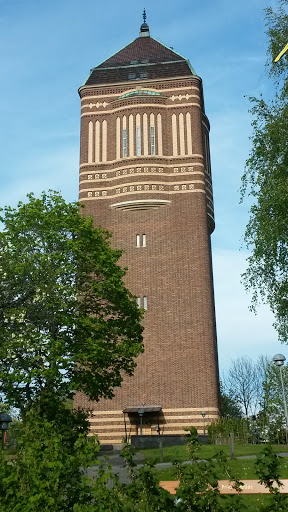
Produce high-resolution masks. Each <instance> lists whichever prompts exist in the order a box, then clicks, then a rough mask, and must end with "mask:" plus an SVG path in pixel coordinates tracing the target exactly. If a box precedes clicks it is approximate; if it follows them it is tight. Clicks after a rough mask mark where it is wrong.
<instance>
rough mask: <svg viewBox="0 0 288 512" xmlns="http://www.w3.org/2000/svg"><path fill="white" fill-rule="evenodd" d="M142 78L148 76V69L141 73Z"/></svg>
mask: <svg viewBox="0 0 288 512" xmlns="http://www.w3.org/2000/svg"><path fill="white" fill-rule="evenodd" d="M140 78H141V79H143V78H147V71H142V72H141V73H140Z"/></svg>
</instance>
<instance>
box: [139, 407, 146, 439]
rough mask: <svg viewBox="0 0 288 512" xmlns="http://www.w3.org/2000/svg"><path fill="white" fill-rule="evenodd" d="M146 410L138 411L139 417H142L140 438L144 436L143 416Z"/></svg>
mask: <svg viewBox="0 0 288 512" xmlns="http://www.w3.org/2000/svg"><path fill="white" fill-rule="evenodd" d="M144 412H145V411H144V409H138V414H139V417H140V436H142V435H143V414H144Z"/></svg>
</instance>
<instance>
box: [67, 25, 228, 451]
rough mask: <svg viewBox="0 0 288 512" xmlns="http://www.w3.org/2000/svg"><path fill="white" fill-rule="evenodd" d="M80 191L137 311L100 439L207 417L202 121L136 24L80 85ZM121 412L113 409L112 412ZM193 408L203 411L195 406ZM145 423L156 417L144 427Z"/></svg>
mask: <svg viewBox="0 0 288 512" xmlns="http://www.w3.org/2000/svg"><path fill="white" fill-rule="evenodd" d="M79 94H80V97H81V151H80V201H81V202H84V203H85V206H86V209H85V211H86V213H87V214H88V215H91V216H93V218H94V220H95V225H96V226H97V225H100V226H102V227H104V228H106V229H109V230H110V231H112V232H113V244H114V245H115V246H116V247H118V248H122V249H123V250H124V254H123V257H122V260H121V264H122V266H125V267H128V272H127V276H126V284H127V286H128V288H129V289H130V290H131V291H132V293H133V294H134V295H135V296H136V297H137V302H138V304H139V306H140V307H141V308H144V310H145V317H144V346H145V352H144V354H142V355H141V356H140V357H139V358H138V363H137V369H136V371H135V374H134V376H133V377H130V378H125V380H124V382H123V385H122V386H121V388H119V389H117V390H116V392H115V398H114V399H113V400H102V401H100V402H99V403H92V404H91V402H90V403H89V402H88V400H87V398H86V397H84V396H81V395H78V396H77V398H76V402H78V404H81V405H82V406H84V407H85V406H86V407H89V408H91V409H93V416H92V418H91V432H96V433H97V434H98V435H99V438H100V440H101V441H102V442H110V443H111V442H114V443H117V442H120V441H121V439H122V438H123V436H124V435H125V433H126V434H127V435H131V434H137V433H138V434H139V433H140V432H143V434H144V433H145V434H153V433H155V434H157V429H158V428H159V427H160V431H161V432H163V430H164V434H169V433H171V434H181V433H183V429H184V428H185V427H187V426H191V425H194V426H196V427H197V429H198V431H199V432H200V433H201V432H203V428H204V421H205V422H206V424H207V423H209V422H211V421H212V419H215V418H216V417H217V416H218V360H217V341H216V327H215V311H214V293H213V277H212V262H211V246H210V235H211V233H212V232H213V230H214V213H213V195H212V183H211V169H210V156H209V121H208V119H207V117H206V115H205V110H204V101H203V90H202V81H201V78H199V77H198V76H197V75H196V73H195V72H194V70H193V68H192V67H191V65H190V63H189V61H188V60H187V59H185V58H184V57H182V56H181V55H179V54H178V53H176V52H175V51H174V50H172V49H171V48H168V47H166V46H165V45H163V44H161V43H159V42H158V41H157V40H155V39H153V38H152V37H151V36H150V32H149V27H148V25H147V23H146V18H145V15H144V23H143V24H142V25H141V28H140V35H139V37H137V38H136V39H135V40H134V41H133V42H131V43H130V44H128V46H126V47H125V48H123V49H122V50H120V51H119V52H118V53H116V54H115V55H113V56H112V57H110V58H109V59H108V60H106V61H105V62H103V63H102V64H100V65H99V66H97V67H96V68H94V69H92V70H91V73H90V76H89V78H88V79H87V81H86V83H85V84H84V85H83V86H82V87H80V89H79ZM123 411H124V414H123ZM203 411H205V414H206V415H205V418H204V419H203V415H202V412H203ZM155 425H157V428H155Z"/></svg>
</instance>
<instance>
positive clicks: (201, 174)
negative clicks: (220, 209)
mask: <svg viewBox="0 0 288 512" xmlns="http://www.w3.org/2000/svg"><path fill="white" fill-rule="evenodd" d="M85 174H86V173H85ZM131 174H133V176H137V175H139V174H138V173H137V172H133V173H131ZM131 174H129V176H131ZM141 174H142V173H141ZM159 174H161V176H168V177H169V176H175V173H171V172H169V173H168V172H166V173H163V172H161V173H157V175H159ZM191 174H193V175H195V174H199V175H200V176H204V173H203V172H202V171H190V172H185V176H187V177H188V176H190V175H191ZM89 176H90V175H89ZM145 176H154V177H155V173H154V172H145ZM123 178H124V179H126V178H127V174H121V175H118V176H111V177H109V178H102V179H103V180H105V182H106V181H117V180H119V179H121V180H122V181H123ZM91 181H92V182H94V181H96V182H97V183H99V182H100V179H99V181H98V179H95V178H94V179H91V178H88V179H87V180H80V185H81V184H83V183H91ZM155 181H156V180H155ZM190 181H191V180H190ZM100 183H101V182H100ZM145 183H146V182H145ZM147 183H148V182H147ZM157 183H161V184H162V185H163V184H164V183H163V182H159V181H158V180H157ZM165 183H170V182H165ZM173 183H174V184H178V183H179V182H178V181H174V182H173ZM187 183H188V182H187ZM201 183H203V184H204V183H205V181H201ZM137 184H138V185H139V184H140V183H139V182H134V185H137ZM125 185H126V182H125ZM119 186H122V185H119ZM103 187H104V185H103ZM104 188H106V187H104ZM206 192H207V194H208V192H209V190H206ZM210 195H211V193H210ZM211 197H213V196H211Z"/></svg>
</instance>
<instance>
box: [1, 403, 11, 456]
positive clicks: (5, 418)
mask: <svg viewBox="0 0 288 512" xmlns="http://www.w3.org/2000/svg"><path fill="white" fill-rule="evenodd" d="M11 421H12V418H11V416H9V414H7V413H6V412H3V413H2V414H0V430H2V450H3V449H4V444H5V432H6V430H8V428H9V423H11Z"/></svg>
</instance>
